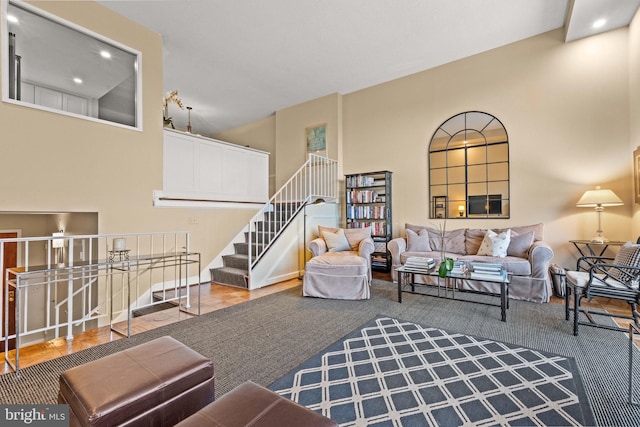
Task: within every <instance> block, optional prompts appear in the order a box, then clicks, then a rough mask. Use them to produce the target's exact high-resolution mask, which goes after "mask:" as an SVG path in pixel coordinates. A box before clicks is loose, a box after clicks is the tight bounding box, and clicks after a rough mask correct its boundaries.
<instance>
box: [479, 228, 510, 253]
mask: <svg viewBox="0 0 640 427" xmlns="http://www.w3.org/2000/svg"><path fill="white" fill-rule="evenodd" d="M510 242H511V230H507V231H504V232H502V233H500V234H498V233H496V232H495V231H493V230H487V234H485V235H484V239H483V240H482V244H480V249H478V253H477V254H476V255H484V256H494V257H500V258H504V257H506V256H507V249H508V248H509V243H510Z"/></svg>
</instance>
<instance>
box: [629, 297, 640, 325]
mask: <svg viewBox="0 0 640 427" xmlns="http://www.w3.org/2000/svg"><path fill="white" fill-rule="evenodd" d="M629 305H630V306H631V315H632V316H633V323H635V324H636V326H640V323H639V322H640V319H639V317H640V313H638V306H637V305H636V303H635V302H630V303H629Z"/></svg>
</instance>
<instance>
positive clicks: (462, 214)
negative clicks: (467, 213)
mask: <svg viewBox="0 0 640 427" xmlns="http://www.w3.org/2000/svg"><path fill="white" fill-rule="evenodd" d="M458 216H464V205H459V206H458Z"/></svg>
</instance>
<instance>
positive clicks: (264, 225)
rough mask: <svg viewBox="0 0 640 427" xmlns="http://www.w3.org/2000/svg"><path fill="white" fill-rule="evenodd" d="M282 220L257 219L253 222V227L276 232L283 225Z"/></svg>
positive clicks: (258, 229)
mask: <svg viewBox="0 0 640 427" xmlns="http://www.w3.org/2000/svg"><path fill="white" fill-rule="evenodd" d="M284 224H285V223H284V221H270V222H267V221H257V222H256V223H254V228H255V230H257V231H266V232H271V233H273V232H276V231H278V230H280V229H281V228H282V227H283V226H284Z"/></svg>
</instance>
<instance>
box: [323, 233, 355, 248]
mask: <svg viewBox="0 0 640 427" xmlns="http://www.w3.org/2000/svg"><path fill="white" fill-rule="evenodd" d="M322 238H323V239H324V241H325V242H326V243H327V248H328V249H329V252H342V251H349V250H351V246H349V241H348V240H347V236H345V234H344V230H343V229H342V228H340V229H338V231H336V232H331V231H328V230H324V231H323V232H322Z"/></svg>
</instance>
